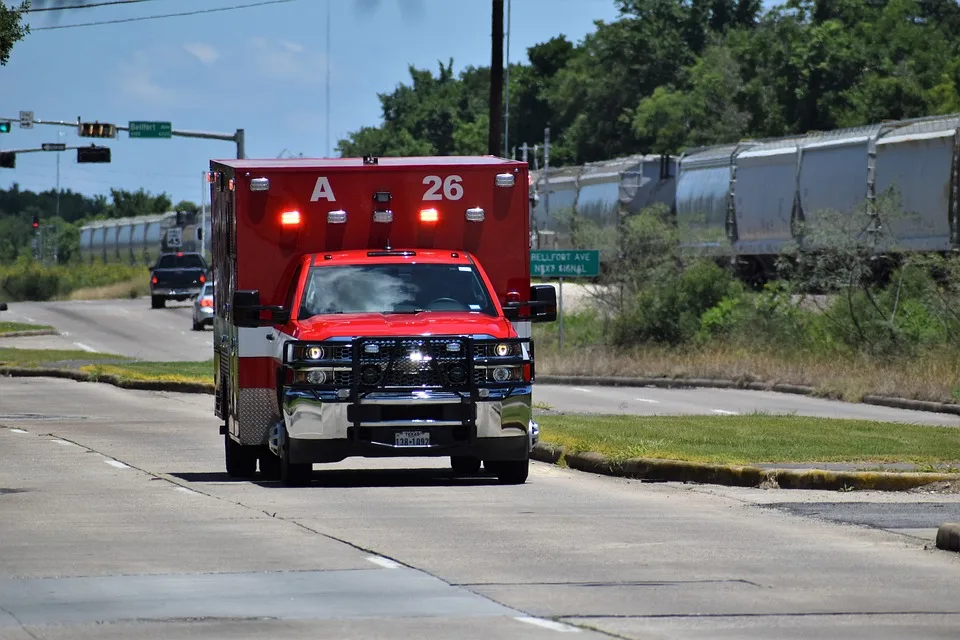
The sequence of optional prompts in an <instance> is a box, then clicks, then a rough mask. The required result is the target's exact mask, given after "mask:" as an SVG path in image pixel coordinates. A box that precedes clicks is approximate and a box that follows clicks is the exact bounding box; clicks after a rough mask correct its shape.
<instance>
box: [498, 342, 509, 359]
mask: <svg viewBox="0 0 960 640" xmlns="http://www.w3.org/2000/svg"><path fill="white" fill-rule="evenodd" d="M495 353H496V354H497V355H498V356H500V357H501V358H503V357H505V356H508V355H510V345H509V344H498V345H497V347H496V349H495Z"/></svg>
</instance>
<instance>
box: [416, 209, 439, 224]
mask: <svg viewBox="0 0 960 640" xmlns="http://www.w3.org/2000/svg"><path fill="white" fill-rule="evenodd" d="M439 219H440V213H439V212H438V211H437V210H436V209H421V210H420V222H436V221H437V220H439Z"/></svg>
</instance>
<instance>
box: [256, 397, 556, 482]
mask: <svg viewBox="0 0 960 640" xmlns="http://www.w3.org/2000/svg"><path fill="white" fill-rule="evenodd" d="M531 391H532V389H531V387H530V386H529V385H522V386H519V387H514V388H512V389H509V390H504V391H502V392H501V393H498V394H497V395H495V396H494V397H493V398H490V399H485V400H480V401H477V402H475V403H471V402H468V401H464V399H463V397H462V396H460V395H458V394H456V393H442V392H441V393H424V392H418V393H416V394H389V393H378V394H375V395H371V396H369V397H366V398H363V399H361V400H359V401H358V402H356V403H354V402H351V401H349V400H343V399H340V398H338V397H337V395H336V393H335V392H334V393H328V394H322V393H320V392H315V391H304V390H288V391H287V392H286V393H285V396H284V402H283V422H282V423H279V424H278V425H277V426H276V429H275V430H279V429H280V428H284V430H285V431H286V433H285V434H280V433H275V434H271V438H270V440H271V448H273V445H274V443H278V441H279V438H281V437H286V438H287V439H288V442H289V450H290V460H291V462H294V463H298V462H317V463H322V462H338V461H340V460H343V459H345V458H348V457H370V458H373V457H377V458H379V457H421V456H475V457H478V458H481V459H483V460H524V459H526V458H527V457H528V455H529V452H530V449H531V448H532V447H533V445H534V444H535V443H536V440H537V439H538V435H539V433H538V432H539V428H538V426H537V425H536V423H534V422H533V419H532V403H531Z"/></svg>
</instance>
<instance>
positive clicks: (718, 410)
mask: <svg viewBox="0 0 960 640" xmlns="http://www.w3.org/2000/svg"><path fill="white" fill-rule="evenodd" d="M713 412H714V413H719V414H720V415H724V416H735V415H738V414H737V412H736V411H724V410H723V409H714V410H713Z"/></svg>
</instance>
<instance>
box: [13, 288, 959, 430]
mask: <svg viewBox="0 0 960 640" xmlns="http://www.w3.org/2000/svg"><path fill="white" fill-rule="evenodd" d="M0 315H2V319H3V320H12V321H21V322H35V323H39V324H49V325H53V326H54V327H56V328H57V329H58V330H59V331H60V332H61V333H62V334H63V335H60V336H39V337H30V338H6V339H4V340H3V342H0V345H10V346H18V347H25V348H29V347H35V348H48V349H49V348H59V349H74V350H76V349H82V350H87V351H102V352H107V353H117V354H120V355H125V356H130V357H134V358H140V359H143V360H153V361H157V360H167V361H169V360H206V359H209V358H212V357H213V343H212V340H211V335H212V332H211V331H210V330H209V329H206V330H204V331H200V332H197V331H192V330H191V328H190V324H191V323H190V316H191V306H190V303H189V302H182V303H177V302H173V303H169V302H168V303H167V308H165V309H150V302H149V300H148V299H140V300H98V301H86V302H43V303H38V302H18V303H12V304H10V310H9V311H8V312H3V313H2V314H0ZM536 401H537V402H538V403H541V406H542V407H549V408H550V409H553V410H556V411H563V412H577V413H630V414H637V415H680V414H687V415H695V414H701V415H732V414H743V413H754V412H761V413H769V414H797V415H809V416H821V417H828V418H856V419H863V420H882V421H888V422H909V423H918V424H931V425H944V426H954V427H956V426H960V416H956V415H950V414H941V413H931V412H923V411H907V410H903V409H892V408H887V407H877V406H872V405H865V404H853V403H848V402H838V401H833V400H823V399H819V398H808V397H805V396H799V395H794V394H787V393H775V392H757V391H741V390H728V389H656V388H622V387H621V388H610V387H607V388H604V387H570V386H555V385H548V384H542V383H541V384H538V385H537V387H536Z"/></svg>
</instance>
